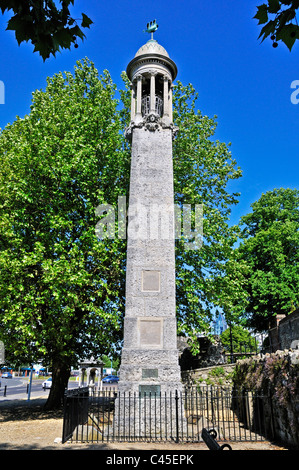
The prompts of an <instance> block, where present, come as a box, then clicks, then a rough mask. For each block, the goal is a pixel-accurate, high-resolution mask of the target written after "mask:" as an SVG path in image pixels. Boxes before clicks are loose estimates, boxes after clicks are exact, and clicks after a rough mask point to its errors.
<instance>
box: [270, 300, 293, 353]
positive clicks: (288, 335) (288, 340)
mask: <svg viewBox="0 0 299 470" xmlns="http://www.w3.org/2000/svg"><path fill="white" fill-rule="evenodd" d="M269 339H270V345H271V348H272V351H276V350H284V349H289V348H292V349H296V348H298V345H299V309H297V310H295V311H294V312H292V313H290V314H289V315H287V316H286V317H284V318H283V319H282V320H280V321H279V323H278V324H277V325H276V326H275V327H274V328H271V329H270V330H269Z"/></svg>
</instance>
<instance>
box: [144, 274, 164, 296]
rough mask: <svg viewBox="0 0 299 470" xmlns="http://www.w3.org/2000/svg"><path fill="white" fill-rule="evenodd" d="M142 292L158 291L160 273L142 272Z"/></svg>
mask: <svg viewBox="0 0 299 470" xmlns="http://www.w3.org/2000/svg"><path fill="white" fill-rule="evenodd" d="M142 291H143V292H159V291H160V271H142Z"/></svg>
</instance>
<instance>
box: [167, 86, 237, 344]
mask: <svg viewBox="0 0 299 470" xmlns="http://www.w3.org/2000/svg"><path fill="white" fill-rule="evenodd" d="M197 99H198V94H197V93H196V91H195V90H194V88H193V86H192V85H191V84H190V85H188V86H183V85H182V84H181V83H180V82H178V83H177V84H176V86H175V88H174V122H175V124H176V125H177V126H178V128H179V132H178V135H177V137H176V139H175V141H174V148H173V162H174V189H175V202H176V204H178V205H179V206H180V207H182V206H183V205H184V204H191V205H192V207H193V208H194V207H195V205H196V204H198V205H202V209H203V219H202V221H203V229H202V232H203V237H202V246H201V247H200V249H197V250H196V249H195V250H193V249H192V250H186V247H185V243H184V241H185V240H183V239H182V240H177V242H176V273H177V313H178V330H179V332H180V333H181V334H186V335H188V336H189V337H193V338H195V335H196V334H197V333H199V332H200V333H203V332H205V333H208V332H209V324H210V321H211V320H212V317H213V312H214V310H215V307H216V308H220V309H221V310H224V311H226V312H229V313H230V315H232V316H233V315H234V316H236V315H238V314H239V313H240V311H241V310H242V308H243V302H245V298H244V293H243V289H242V279H243V277H242V272H241V271H242V266H241V264H239V263H238V262H237V261H236V259H234V257H235V253H234V250H233V245H234V243H235V242H236V240H237V237H238V230H237V228H236V227H230V226H229V218H230V213H231V208H232V206H233V205H235V204H237V202H238V196H239V195H238V194H237V193H231V192H229V191H228V184H229V183H230V182H231V181H232V180H234V179H237V178H239V177H240V176H241V170H240V168H239V167H236V161H235V160H234V159H233V158H232V155H231V152H230V150H229V147H228V146H227V145H226V144H225V143H221V142H219V141H217V140H216V141H215V140H213V135H214V133H215V130H216V126H217V124H216V121H215V119H212V118H209V117H207V116H205V115H202V113H201V112H200V111H199V110H198V109H197V107H196V105H197ZM237 270H238V271H239V274H240V275H239V276H238V275H237ZM228 279H229V281H228ZM235 298H239V304H238V305H236V304H235V302H234V299H235ZM195 344H197V342H196V341H193V345H195Z"/></svg>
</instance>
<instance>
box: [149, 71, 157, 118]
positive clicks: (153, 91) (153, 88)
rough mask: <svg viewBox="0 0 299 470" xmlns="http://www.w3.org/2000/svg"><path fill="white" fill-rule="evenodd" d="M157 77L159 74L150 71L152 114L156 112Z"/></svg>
mask: <svg viewBox="0 0 299 470" xmlns="http://www.w3.org/2000/svg"><path fill="white" fill-rule="evenodd" d="M156 75H157V72H155V71H153V70H151V71H150V113H155V112H156V106H155V103H156Z"/></svg>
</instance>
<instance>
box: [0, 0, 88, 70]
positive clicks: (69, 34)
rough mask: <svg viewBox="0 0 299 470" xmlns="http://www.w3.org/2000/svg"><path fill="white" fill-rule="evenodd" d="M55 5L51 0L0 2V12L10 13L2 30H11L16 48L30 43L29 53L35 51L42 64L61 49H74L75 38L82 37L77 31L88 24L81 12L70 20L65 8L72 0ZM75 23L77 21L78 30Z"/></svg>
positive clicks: (70, 17) (81, 31)
mask: <svg viewBox="0 0 299 470" xmlns="http://www.w3.org/2000/svg"><path fill="white" fill-rule="evenodd" d="M56 3H57V2H56ZM56 3H55V1H54V0H30V1H29V0H0V8H1V11H2V13H5V11H10V10H12V11H13V13H14V15H13V16H12V17H11V18H10V19H9V21H8V23H7V28H6V29H7V30H12V31H15V36H16V40H17V42H18V44H19V45H20V44H21V43H22V42H23V41H26V42H28V41H31V43H32V44H33V45H34V51H33V52H38V53H39V54H40V55H41V57H42V58H43V60H44V61H45V60H46V59H48V58H49V57H50V55H51V54H53V56H55V54H56V53H57V52H59V51H60V50H61V49H70V48H71V46H72V45H73V44H74V46H75V47H78V43H77V40H78V38H80V39H84V37H85V34H84V33H83V30H82V29H81V28H89V27H90V25H91V24H92V20H91V19H90V18H89V17H88V16H87V15H86V14H85V13H82V18H81V20H76V19H74V18H72V16H71V14H70V10H69V5H70V4H72V5H73V4H74V0H60V4H61V8H60V9H59V7H57V5H56ZM77 21H80V22H81V28H80V27H79V26H78V23H77Z"/></svg>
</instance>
